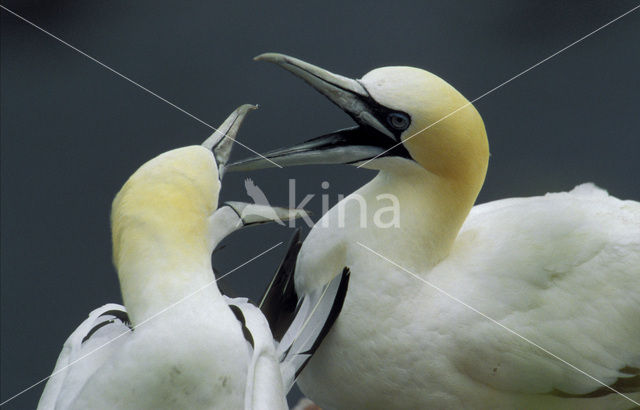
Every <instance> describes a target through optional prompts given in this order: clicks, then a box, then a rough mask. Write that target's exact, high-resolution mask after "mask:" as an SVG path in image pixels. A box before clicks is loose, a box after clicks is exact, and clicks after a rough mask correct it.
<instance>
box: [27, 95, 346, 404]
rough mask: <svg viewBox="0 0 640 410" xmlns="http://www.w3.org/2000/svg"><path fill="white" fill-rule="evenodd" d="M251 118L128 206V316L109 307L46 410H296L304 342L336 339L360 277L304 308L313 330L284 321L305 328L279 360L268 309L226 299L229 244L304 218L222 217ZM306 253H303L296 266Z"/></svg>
mask: <svg viewBox="0 0 640 410" xmlns="http://www.w3.org/2000/svg"><path fill="white" fill-rule="evenodd" d="M250 108H252V106H250V105H244V106H242V107H240V108H238V109H237V110H236V111H235V112H234V113H232V114H231V116H229V118H227V120H226V121H225V122H224V123H223V124H222V125H221V126H220V128H219V129H218V131H216V132H215V133H214V134H213V135H212V136H211V137H209V138H208V139H207V140H206V141H205V142H204V143H203V144H202V145H201V146H189V147H184V148H179V149H175V150H172V151H169V152H166V153H163V154H161V155H159V156H157V157H156V158H154V159H152V160H150V161H148V162H147V163H145V164H144V165H142V166H141V167H140V168H139V169H138V170H137V171H136V172H135V173H134V174H133V175H132V176H131V177H130V178H129V180H128V181H127V182H126V183H125V184H124V186H123V187H122V189H121V190H120V192H119V193H118V194H117V195H116V197H115V199H114V201H113V207H112V214H111V224H112V235H113V259H114V264H115V266H116V268H117V270H118V277H119V280H120V287H121V291H122V297H123V300H124V305H125V306H126V309H125V308H124V307H123V306H121V305H117V304H107V305H105V306H102V307H101V308H98V309H96V310H94V311H93V312H91V314H90V315H89V318H88V319H87V320H85V321H84V322H83V323H82V324H81V325H80V326H79V327H78V328H77V329H76V330H75V331H74V332H73V333H72V334H71V336H70V337H69V338H68V339H67V341H66V343H65V344H64V347H63V349H62V352H61V354H60V356H59V358H58V361H57V363H56V367H55V370H54V372H53V375H52V377H51V378H50V379H49V381H48V383H47V385H46V387H45V390H44V392H43V395H42V397H41V399H40V403H39V405H38V409H225V410H226V409H243V408H244V409H285V408H287V404H286V398H285V396H286V392H287V391H288V389H289V387H290V386H291V385H292V384H293V378H294V377H295V375H296V374H297V373H298V372H299V371H300V369H301V368H302V367H303V366H304V364H305V363H306V361H307V360H308V358H309V356H310V354H311V353H312V352H309V351H308V350H309V349H306V347H307V345H305V344H304V343H302V342H306V343H307V344H308V343H309V341H308V340H310V341H311V342H310V343H311V344H314V343H316V344H317V343H319V341H320V340H321V339H322V338H323V337H324V335H325V334H326V332H327V331H328V328H329V327H330V325H331V324H332V323H333V320H334V319H335V317H337V314H338V312H339V309H340V307H341V306H342V301H343V300H344V294H345V293H346V283H347V282H346V280H347V278H348V276H347V270H346V269H343V270H344V271H345V272H344V273H343V275H338V278H339V279H338V280H336V281H333V282H332V284H331V285H330V286H327V287H325V289H324V290H323V291H322V292H321V294H318V295H316V296H313V297H312V298H310V299H309V300H308V301H306V302H304V301H303V305H305V303H306V305H308V304H309V303H311V304H312V305H313V307H314V308H315V309H313V310H311V309H307V310H306V311H304V310H302V309H298V310H297V311H294V312H293V313H292V315H294V314H295V313H296V312H298V313H300V314H303V315H306V317H305V318H300V317H296V318H295V319H289V318H285V319H286V320H282V319H278V318H276V321H279V322H280V323H291V321H292V320H293V321H294V325H295V327H294V326H292V327H291V328H290V329H289V331H290V332H293V333H294V334H295V335H294V336H297V337H290V339H295V340H292V341H291V342H289V343H288V344H287V345H282V347H281V348H287V351H286V352H284V353H283V352H276V346H275V344H274V340H273V338H272V335H271V332H270V329H269V324H268V323H267V319H266V318H265V316H263V314H262V313H261V312H260V310H259V309H258V308H257V307H255V306H253V305H251V304H250V303H248V301H247V299H244V298H236V299H229V298H227V297H225V296H223V295H222V294H221V292H220V291H219V289H218V287H217V285H216V283H215V280H216V278H215V275H214V272H213V270H212V265H211V254H212V251H213V249H214V248H215V246H216V245H217V244H218V243H219V242H220V241H221V240H222V239H223V238H224V237H225V236H227V235H228V234H230V233H231V232H233V231H235V230H237V229H239V228H241V227H243V226H247V225H253V224H256V223H262V222H267V221H270V220H271V218H272V215H275V217H277V218H279V220H288V219H290V218H295V217H298V216H301V215H302V214H303V213H304V211H302V210H288V209H283V208H271V207H268V206H261V205H255V204H245V203H239V202H228V203H226V204H225V206H223V207H220V208H219V209H218V193H219V190H220V179H221V177H222V173H223V170H224V165H225V164H226V162H227V159H228V158H229V154H230V151H231V148H232V144H233V141H234V139H233V138H234V137H235V135H236V134H237V131H238V128H239V127H240V124H241V122H242V120H243V119H244V117H245V115H246V114H247V112H248V110H249V109H250ZM225 134H226V136H227V137H226V138H225ZM265 215H266V216H265ZM297 248H299V245H297V244H296V243H295V241H294V246H293V247H292V249H293V250H291V249H290V251H289V254H288V255H287V257H289V258H291V256H290V255H291V254H293V255H296V254H297ZM282 275H283V274H282V273H280V272H279V273H278V275H277V276H276V278H278V277H282ZM283 289H285V287H284V286H281V285H278V284H276V285H274V286H272V287H271V288H270V292H271V293H267V294H266V296H265V299H267V300H268V301H270V304H271V305H272V306H271V310H276V311H277V303H278V302H279V301H280V299H279V298H278V297H277V296H274V295H273V293H274V292H276V293H277V291H282V290H283ZM310 301H311V302H310ZM294 308H295V306H294ZM284 310H285V311H286V309H284ZM323 311H324V313H323ZM318 312H319V313H320V314H319V315H318V314H317V313H318ZM296 320H297V321H298V322H300V321H302V322H304V323H297V324H296V322H295V321H296ZM308 323H311V324H313V325H314V327H315V328H313V329H309V328H305V325H306V324H308ZM298 338H303V339H304V340H302V341H297V340H298ZM296 343H297V344H298V345H301V346H302V348H305V350H301V348H299V347H298V346H297V345H296ZM314 350H315V349H314ZM277 355H278V356H277ZM281 361H282V369H281ZM283 375H284V376H285V378H284V380H283V378H282V377H283ZM285 386H286V387H285Z"/></svg>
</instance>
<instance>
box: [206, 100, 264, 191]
mask: <svg viewBox="0 0 640 410" xmlns="http://www.w3.org/2000/svg"><path fill="white" fill-rule="evenodd" d="M256 108H258V106H257V105H252V104H244V105H241V106H240V107H238V108H236V109H235V111H234V112H232V113H231V114H230V115H229V116H228V117H227V119H226V120H224V122H223V123H222V125H220V126H219V127H218V129H216V131H215V132H214V133H213V134H211V136H209V138H207V139H206V140H205V141H204V142H203V143H202V146H203V147H205V148H208V149H210V150H211V151H213V156H214V158H215V159H216V164H217V165H218V178H219V179H220V180H222V175H223V174H224V171H225V166H226V165H227V162H228V161H229V157H230V156H231V148H233V142H234V141H235V140H236V135H238V130H239V129H240V126H241V125H242V121H244V118H245V117H246V116H247V113H249V111H251V110H255V109H256Z"/></svg>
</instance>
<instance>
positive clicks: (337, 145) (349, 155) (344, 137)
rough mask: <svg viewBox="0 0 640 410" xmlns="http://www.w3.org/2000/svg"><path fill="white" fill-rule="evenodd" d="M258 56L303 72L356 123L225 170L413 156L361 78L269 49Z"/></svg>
mask: <svg viewBox="0 0 640 410" xmlns="http://www.w3.org/2000/svg"><path fill="white" fill-rule="evenodd" d="M255 60H259V61H269V62H272V63H274V64H277V65H279V66H280V67H282V68H284V69H285V70H287V71H290V72H291V73H293V74H294V75H295V76H297V77H300V78H301V79H303V80H304V81H305V82H306V83H307V84H309V85H310V86H312V87H313V88H314V89H316V90H317V91H318V92H320V93H321V94H322V95H324V96H325V97H327V98H328V99H329V100H330V101H331V102H333V103H334V104H336V105H337V106H338V107H340V108H341V109H342V110H343V111H345V112H346V113H347V114H348V115H349V116H351V118H353V120H354V121H355V122H356V123H357V124H358V126H357V127H353V128H347V129H343V130H339V131H335V132H332V133H329V134H325V135H322V136H320V137H316V138H313V139H310V140H308V141H305V142H303V143H302V144H299V145H295V146H292V147H287V148H281V149H278V150H275V151H271V152H268V153H266V154H264V155H263V156H257V157H252V158H248V159H245V160H242V161H238V162H235V163H233V164H230V165H229V166H228V167H227V169H229V170H232V171H249V170H255V169H262V168H270V167H273V166H275V165H274V164H273V163H272V162H270V161H269V160H271V161H273V162H276V163H277V164H279V165H281V166H293V165H306V164H357V163H360V162H362V161H367V160H370V159H371V158H374V157H376V156H378V155H381V154H384V155H385V156H389V155H393V156H401V157H407V158H410V156H409V153H408V152H407V151H406V149H405V148H404V147H403V146H402V145H401V144H400V145H398V143H399V142H400V137H399V135H398V134H396V133H394V132H392V131H391V130H389V129H388V128H387V127H386V126H385V125H384V124H383V123H384V118H385V117H386V113H387V112H388V111H389V109H387V108H386V107H384V106H382V105H380V104H378V103H377V102H376V101H375V100H373V98H371V96H370V95H369V93H368V92H367V90H366V88H365V87H364V86H363V85H362V84H361V83H360V82H359V81H358V80H353V79H350V78H347V77H343V76H341V75H338V74H334V73H331V72H329V71H327V70H324V69H322V68H320V67H316V66H314V65H312V64H309V63H306V62H304V61H301V60H298V59H297V58H293V57H289V56H286V55H283V54H277V53H266V54H262V55H259V56H258V57H256V58H255ZM392 147H393V149H391V150H390V151H388V152H387V150H389V149H390V148H392Z"/></svg>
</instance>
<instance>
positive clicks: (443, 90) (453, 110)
mask: <svg viewBox="0 0 640 410" xmlns="http://www.w3.org/2000/svg"><path fill="white" fill-rule="evenodd" d="M362 83H364V84H365V85H366V87H367V90H368V91H369V92H370V93H371V96H372V97H373V98H374V99H375V100H376V101H377V102H379V103H380V104H382V105H384V106H386V107H389V108H393V109H397V110H401V111H404V112H406V113H407V114H409V115H410V116H411V126H410V127H409V128H408V129H407V130H405V131H404V132H403V134H402V140H403V142H404V146H405V148H406V149H407V150H408V151H409V153H410V154H411V156H412V157H413V159H414V160H416V161H417V162H418V163H419V164H420V165H421V166H422V167H423V168H425V169H427V170H428V171H430V172H432V173H434V174H436V175H439V176H442V177H445V178H453V179H454V180H457V181H460V182H463V181H464V183H472V184H473V185H477V186H478V190H479V189H480V187H481V186H482V183H483V181H484V177H485V174H486V170H487V165H488V160H489V143H488V141H487V134H486V131H485V128H484V123H483V121H482V117H481V116H480V114H479V113H478V111H477V110H476V109H475V107H474V106H473V105H472V104H470V103H469V101H468V100H467V99H466V98H465V97H464V96H463V95H462V94H460V93H459V92H458V91H457V90H456V89H455V88H453V87H452V86H451V85H450V84H449V83H447V82H446V81H444V80H443V79H441V78H440V77H438V76H436V75H435V74H432V73H430V72H428V71H425V70H422V69H419V68H413V67H383V68H378V69H375V70H373V71H371V72H369V73H367V74H366V75H365V76H364V77H363V78H362Z"/></svg>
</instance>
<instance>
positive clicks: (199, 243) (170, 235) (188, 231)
mask: <svg viewBox="0 0 640 410" xmlns="http://www.w3.org/2000/svg"><path fill="white" fill-rule="evenodd" d="M253 108H256V107H255V106H252V105H249V104H246V105H243V106H241V107H239V108H238V109H236V110H235V111H234V112H233V113H232V114H231V115H230V116H229V117H228V118H227V119H226V120H225V121H224V122H223V123H222V125H220V127H218V129H217V130H216V131H215V132H214V133H213V134H212V135H211V136H210V137H209V138H207V139H206V140H205V142H204V143H203V144H202V145H197V146H189V147H183V148H178V149H174V150H172V151H168V152H165V153H163V154H160V155H158V156H157V157H155V158H153V159H152V160H150V161H148V162H147V163H145V164H144V165H142V166H141V167H140V168H138V170H137V171H136V172H135V173H134V174H133V175H131V177H130V178H129V179H128V180H127V182H126V183H125V184H124V186H123V187H122V189H121V190H120V192H118V194H117V195H116V197H115V199H114V200H113V205H112V209H111V231H112V241H113V258H114V263H115V265H116V267H117V268H118V272H119V273H122V272H123V271H124V270H127V271H131V270H134V271H135V270H137V269H136V268H135V266H136V265H137V264H142V265H144V264H145V263H148V262H149V261H148V260H147V259H150V258H152V257H154V256H157V255H163V256H164V257H163V258H161V259H162V261H163V263H164V264H166V265H169V266H164V268H166V269H171V268H173V267H176V266H180V265H182V266H183V267H184V265H185V261H190V262H191V263H194V264H196V265H204V266H207V265H208V264H209V263H210V256H211V251H212V250H213V247H214V246H215V243H214V240H213V239H212V238H215V237H216V235H212V232H211V230H212V229H215V228H216V227H215V226H212V224H211V223H209V219H210V217H211V216H212V214H213V213H214V212H215V211H216V209H217V208H218V194H219V192H220V180H221V178H222V174H223V172H224V166H225V165H226V163H227V161H228V159H229V155H230V154H231V148H232V146H233V141H234V138H235V136H236V134H237V132H238V130H239V128H240V125H241V124H242V121H243V120H244V118H245V116H246V115H247V113H248V112H249V110H251V109H253ZM218 237H219V235H218ZM125 264H126V265H127V269H120V268H121V267H122V266H123V265H125ZM132 265H133V266H132Z"/></svg>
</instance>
